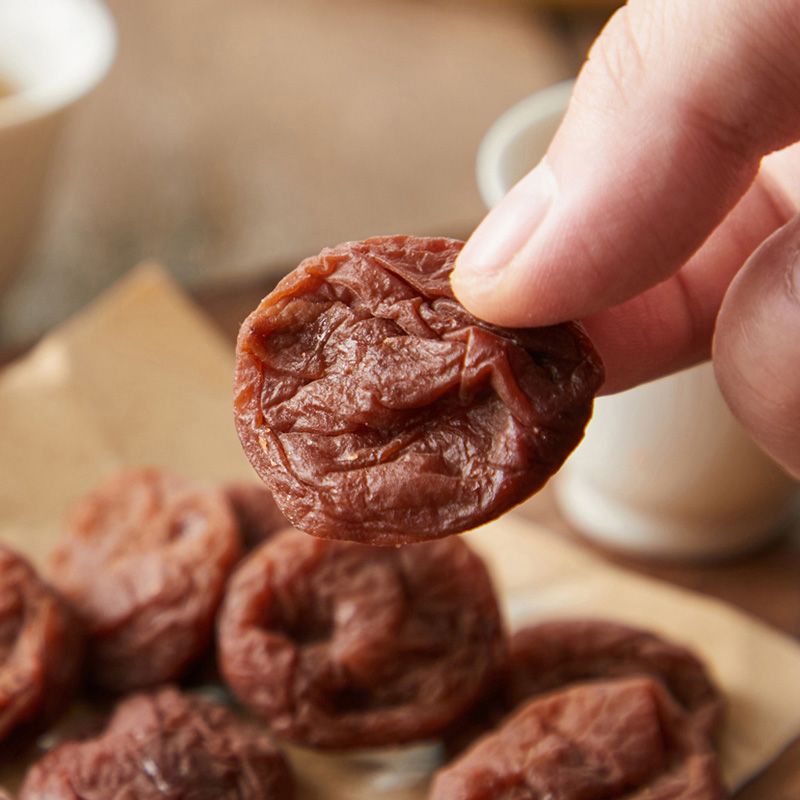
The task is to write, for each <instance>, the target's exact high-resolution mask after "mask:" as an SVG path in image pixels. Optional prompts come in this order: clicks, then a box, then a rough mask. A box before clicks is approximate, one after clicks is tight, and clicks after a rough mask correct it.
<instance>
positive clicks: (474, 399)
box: [234, 236, 604, 544]
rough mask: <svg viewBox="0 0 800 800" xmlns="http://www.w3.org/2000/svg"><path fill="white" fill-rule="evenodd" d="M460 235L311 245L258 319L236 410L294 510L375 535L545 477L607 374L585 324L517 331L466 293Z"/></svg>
mask: <svg viewBox="0 0 800 800" xmlns="http://www.w3.org/2000/svg"><path fill="white" fill-rule="evenodd" d="M462 244H463V243H462V242H459V241H456V240H453V239H425V238H418V237H412V236H390V237H379V238H374V239H368V240H366V241H363V242H349V243H347V244H343V245H339V246H338V247H334V248H332V249H327V250H323V251H322V253H320V254H319V256H315V257H313V258H309V259H306V260H305V261H304V262H303V263H302V264H300V266H299V267H298V268H297V269H296V270H294V272H292V273H290V274H289V275H288V276H286V277H285V278H284V279H283V280H282V281H281V282H280V283H279V284H278V286H277V288H276V289H275V291H273V292H272V293H271V294H270V295H268V296H267V297H266V298H264V300H263V301H262V302H261V304H260V305H259V307H258V308H257V309H256V310H255V311H254V312H253V313H252V314H250V316H249V317H248V318H247V319H246V320H245V321H244V323H243V325H242V327H241V330H240V332H239V339H238V344H237V366H236V377H235V400H234V413H235V418H236V426H237V429H238V432H239V437H240V439H241V441H242V445H243V447H244V450H245V452H246V454H247V456H248V458H249V459H250V461H251V463H252V464H253V466H254V467H255V469H256V471H257V472H258V473H259V475H260V476H261V478H262V480H263V481H264V482H265V483H266V485H267V486H268V487H269V488H270V489H271V491H272V493H273V494H274V496H275V499H276V501H277V502H278V505H279V506H280V507H281V510H282V511H283V513H284V514H285V515H286V516H287V517H288V518H289V520H290V521H291V522H292V524H294V525H295V526H297V527H298V528H300V529H301V530H303V531H305V532H306V533H311V534H313V535H315V536H320V537H324V538H331V539H350V540H353V541H361V542H365V543H372V544H398V543H403V542H413V541H422V540H427V539H434V538H439V537H442V536H446V535H449V534H453V533H460V532H462V531H464V530H467V529H469V528H474V527H476V526H477V525H480V524H481V523H484V522H487V521H489V520H490V519H494V518H495V517H497V516H499V515H500V514H502V513H503V512H504V511H507V510H508V509H509V508H511V507H512V506H514V505H516V504H517V503H519V502H521V501H522V500H524V499H525V498H526V497H528V496H529V495H531V494H532V493H533V492H535V491H537V490H538V489H539V488H541V486H542V485H543V484H544V483H545V482H546V481H547V479H548V478H549V477H550V476H551V475H552V474H553V473H554V472H555V471H556V470H557V469H558V468H559V467H560V466H561V464H562V463H563V461H564V460H565V459H566V457H567V455H568V454H569V453H570V451H571V450H572V449H573V448H574V447H575V446H576V445H577V444H578V442H579V441H580V439H581V437H582V436H583V430H584V427H585V425H586V423H587V421H588V419H589V417H590V415H591V410H592V402H593V398H594V395H595V393H596V392H597V390H598V388H599V387H600V385H601V383H602V382H603V377H604V375H603V368H602V364H601V362H600V358H599V356H598V355H597V353H596V351H595V350H594V348H593V347H592V345H591V343H590V342H589V340H588V339H587V337H586V335H585V334H584V333H583V331H582V329H581V328H580V327H579V326H578V325H577V324H574V323H566V324H562V325H555V326H550V327H546V328H535V329H508V328H500V327H497V326H494V325H491V324H489V323H486V322H483V321H481V320H479V319H477V318H476V317H474V316H473V315H472V314H470V313H469V312H468V311H467V310H466V309H465V308H464V307H463V306H462V305H461V304H460V303H459V302H458V301H457V300H456V299H455V297H454V295H453V293H452V290H451V288H450V282H449V275H450V272H451V271H452V268H453V263H454V260H455V258H456V256H457V255H458V253H459V251H460V250H461V247H462Z"/></svg>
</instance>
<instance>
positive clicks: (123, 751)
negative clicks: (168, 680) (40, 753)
mask: <svg viewBox="0 0 800 800" xmlns="http://www.w3.org/2000/svg"><path fill="white" fill-rule="evenodd" d="M292 786H293V781H292V776H291V773H290V771H289V768H288V766H287V764H286V762H285V760H284V758H283V756H282V755H281V754H280V752H279V751H278V750H277V749H276V748H275V745H274V744H273V742H272V740H271V739H270V737H269V736H268V735H267V734H266V733H265V732H263V731H260V730H257V729H256V728H254V727H251V726H247V725H245V724H243V723H241V722H239V721H238V720H236V719H235V718H234V717H233V715H232V714H231V712H229V711H228V710H227V709H225V708H223V707H222V706H217V705H214V704H212V703H207V702H205V701H203V700H200V699H198V698H195V697H189V696H186V695H182V694H180V693H179V692H178V691H176V690H175V689H173V688H169V687H168V688H165V689H161V690H160V691H158V692H156V693H153V694H149V695H146V694H142V695H134V696H132V697H130V698H128V699H127V700H125V701H124V702H122V703H121V704H120V705H119V706H118V707H117V709H116V711H115V712H114V715H113V716H112V718H111V721H110V723H109V725H108V727H107V729H106V731H105V732H104V733H103V734H101V735H100V736H99V737H98V738H95V739H89V740H84V741H72V742H66V743H64V744H62V745H60V746H58V747H56V748H55V749H54V750H51V751H50V752H49V753H47V754H46V755H45V756H44V757H43V758H41V759H40V760H39V761H38V762H37V763H36V764H34V765H33V767H31V769H30V770H29V771H28V774H27V775H26V777H25V781H24V783H23V785H22V789H21V791H20V800H89V799H90V798H91V799H95V798H96V799H97V800H105V798H112V797H113V798H120V799H121V798H124V800H164V798H181V800H218V799H219V798H231V799H233V798H236V800H290V798H291V797H292V795H293V788H292Z"/></svg>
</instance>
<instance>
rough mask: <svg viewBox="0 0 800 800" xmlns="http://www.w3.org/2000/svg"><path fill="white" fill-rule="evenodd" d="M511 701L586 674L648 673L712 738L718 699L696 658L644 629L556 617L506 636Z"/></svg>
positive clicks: (719, 711)
mask: <svg viewBox="0 0 800 800" xmlns="http://www.w3.org/2000/svg"><path fill="white" fill-rule="evenodd" d="M510 651H511V670H512V676H513V677H512V684H513V689H512V694H513V704H514V705H516V704H517V703H520V702H522V701H524V700H527V699H528V698H530V697H532V696H534V695H537V694H542V693H543V692H548V691H551V690H553V689H557V688H559V687H562V686H564V685H566V684H569V683H575V682H577V681H585V680H587V679H592V678H622V677H628V676H632V675H648V676H650V677H652V678H656V679H657V680H660V681H661V682H662V683H663V684H664V685H665V686H666V687H667V689H669V691H670V692H671V693H672V696H673V697H674V698H675V699H676V700H677V701H678V703H680V705H681V706H682V707H683V708H684V709H686V710H687V711H688V712H690V714H691V716H692V718H693V719H694V720H695V722H696V723H697V725H698V726H699V727H700V729H701V730H702V731H703V732H704V733H705V734H706V735H707V736H709V737H711V738H714V737H715V736H716V735H717V733H718V732H719V727H720V724H721V722H722V717H723V701H722V697H721V695H720V693H719V691H718V690H717V688H716V687H715V686H714V683H713V682H712V681H711V678H710V677H709V675H708V673H707V671H706V669H705V667H704V666H703V664H702V662H701V661H700V660H699V659H698V658H697V656H695V655H694V654H693V653H692V652H691V651H689V650H688V649H686V648H685V647H681V646H680V645H677V644H674V643H673V642H669V641H666V640H665V639H662V638H661V637H660V636H656V635H655V634H653V633H650V632H648V631H644V630H639V629H637V628H631V627H628V626H627V625H621V624H619V623H617V622H610V621H606V620H598V619H560V620H552V621H548V622H544V623H542V624H539V625H534V626H532V627H529V628H525V629H523V630H520V631H518V632H517V633H515V634H514V635H513V636H512V637H511V643H510Z"/></svg>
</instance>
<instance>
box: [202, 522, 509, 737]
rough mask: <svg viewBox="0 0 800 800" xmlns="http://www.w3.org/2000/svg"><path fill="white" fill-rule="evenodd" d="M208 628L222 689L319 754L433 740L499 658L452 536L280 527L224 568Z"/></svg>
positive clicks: (482, 598)
mask: <svg viewBox="0 0 800 800" xmlns="http://www.w3.org/2000/svg"><path fill="white" fill-rule="evenodd" d="M218 627H219V631H218V642H219V658H220V670H221V672H222V674H223V676H224V678H225V680H226V681H227V683H228V685H229V686H230V687H231V688H232V689H233V691H234V693H235V694H236V695H237V696H238V697H239V698H240V699H241V700H242V702H244V703H245V704H246V705H247V706H249V707H250V709H251V710H253V711H254V712H255V713H257V714H259V715H260V716H262V717H263V718H265V719H266V720H267V721H268V722H269V724H270V726H271V728H272V729H273V731H275V733H277V734H278V735H280V736H282V737H284V738H286V739H290V740H292V741H295V742H298V743H301V744H306V745H311V746H315V747H322V748H333V749H345V748H355V747H369V746H379V745H386V744H396V743H400V742H408V741H414V740H418V739H424V738H427V737H432V736H436V735H437V734H438V733H439V732H441V731H442V730H443V729H444V728H445V727H446V726H447V725H448V724H450V723H451V722H452V721H453V720H454V719H455V718H456V717H458V716H460V715H461V714H462V713H463V712H464V711H465V710H466V709H467V707H468V706H469V705H470V704H471V703H473V702H474V700H475V699H476V698H477V697H478V696H479V695H480V693H481V692H482V691H483V690H484V688H485V687H486V685H487V683H488V681H489V680H490V679H491V678H492V676H493V674H494V671H495V669H496V668H497V665H498V664H499V663H501V662H502V661H503V660H504V658H505V638H504V636H503V628H502V623H501V620H500V613H499V610H498V607H497V602H496V599H495V595H494V591H493V588H492V584H491V581H490V579H489V575H488V573H487V571H486V567H485V566H484V564H483V562H482V561H481V560H480V559H479V558H478V556H476V555H475V554H474V553H473V552H472V551H471V550H470V549H469V548H468V547H467V545H466V544H465V543H464V542H462V541H460V540H458V539H452V538H451V539H445V540H442V541H438V542H429V543H427V544H421V545H413V546H408V547H401V548H383V547H370V546H365V545H359V544H354V543H351V542H331V541H325V540H322V539H315V538H313V537H310V536H306V535H305V534H303V533H300V532H299V531H296V530H289V531H285V532H283V533H280V534H278V535H277V536H276V537H275V538H274V539H272V540H271V541H269V542H267V543H266V544H264V545H262V546H261V547H260V548H259V549H258V550H256V551H254V552H253V553H252V554H251V555H250V556H249V557H248V558H247V559H246V560H245V561H244V562H243V563H242V565H241V566H240V567H239V568H238V569H237V571H236V572H235V573H234V575H233V576H232V578H231V581H230V584H229V588H228V591H227V593H226V596H225V602H224V604H223V607H222V610H221V612H220V617H219V626H218Z"/></svg>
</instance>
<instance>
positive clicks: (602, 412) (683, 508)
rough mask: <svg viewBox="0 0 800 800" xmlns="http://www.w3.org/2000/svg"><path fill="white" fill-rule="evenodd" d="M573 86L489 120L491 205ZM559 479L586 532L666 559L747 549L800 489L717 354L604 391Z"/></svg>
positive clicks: (768, 533)
mask: <svg viewBox="0 0 800 800" xmlns="http://www.w3.org/2000/svg"><path fill="white" fill-rule="evenodd" d="M572 86H573V82H572V81H565V82H564V83H559V84H556V85H554V86H551V87H549V88H547V89H544V90H543V91H540V92H537V93H536V94H533V95H531V96H530V97H528V98H526V99H525V100H523V101H521V102H520V103H518V104H517V105H515V106H513V107H512V108H510V109H509V110H508V111H506V112H505V113H504V114H503V115H502V116H501V117H500V118H499V119H498V120H497V121H496V122H495V123H494V125H492V127H491V128H490V129H489V131H488V132H487V134H486V136H485V138H484V140H483V141H482V142H481V145H480V148H479V150H478V158H477V166H476V172H477V179H478V187H479V189H480V192H481V195H482V197H483V200H484V202H485V203H486V206H487V207H489V208H491V207H493V206H495V205H496V204H497V203H498V202H499V200H500V199H501V198H502V197H503V195H504V194H505V193H506V192H507V191H508V190H509V189H510V188H511V187H512V186H513V185H514V184H515V183H516V182H517V181H518V180H519V179H520V178H522V177H523V176H524V175H525V174H526V173H527V172H529V171H530V170H531V169H532V168H533V167H534V166H535V165H536V164H537V163H538V162H539V160H540V159H541V158H542V156H543V155H544V154H545V152H546V151H547V147H548V145H549V143H550V140H551V139H552V137H553V135H554V134H555V132H556V130H557V129H558V126H559V124H560V122H561V119H562V117H563V116H564V113H565V111H566V109H567V106H568V104H569V97H570V94H571V92H572ZM554 486H555V490H556V497H557V499H558V502H559V505H560V507H561V510H562V512H563V513H564V515H565V516H566V517H567V518H568V519H569V520H570V521H571V522H572V523H573V524H574V525H575V526H576V527H577V528H578V529H580V530H581V531H583V532H584V533H585V534H586V536H587V537H589V538H592V539H595V540H596V541H598V542H600V543H602V544H604V545H606V546H609V547H611V548H616V549H619V550H624V551H627V552H630V553H635V554H637V555H642V556H649V557H653V558H668V559H687V560H706V559H714V558H720V557H724V556H729V555H734V554H737V553H740V552H743V551H746V550H748V549H751V548H753V547H755V546H756V545H758V544H759V543H761V542H762V541H764V540H766V539H768V538H770V537H772V536H773V535H775V533H776V532H778V531H780V530H781V529H782V527H785V524H786V522H787V521H788V520H789V519H791V518H792V514H793V513H794V509H795V502H796V499H797V484H796V483H795V482H794V481H793V480H792V479H791V478H789V476H788V475H786V473H784V472H783V471H782V470H781V469H780V468H779V467H778V466H777V465H776V464H775V463H774V462H773V461H771V460H770V459H769V458H768V457H767V456H766V455H765V454H764V453H763V452H762V451H761V450H760V449H759V448H758V447H756V445H755V444H754V443H753V442H752V441H751V440H750V439H749V437H748V436H747V435H746V433H745V432H744V430H743V429H742V428H741V426H740V425H739V424H738V423H737V422H736V420H735V419H734V418H733V416H732V414H731V413H730V411H729V410H728V407H727V405H726V404H725V401H724V399H723V398H722V395H721V393H720V391H719V389H718V387H717V384H716V381H715V379H714V372H713V369H712V367H711V365H710V364H701V365H700V366H697V367H694V368H692V369H689V370H685V371H684V372H681V373H679V374H677V375H672V376H669V377H666V378H662V379H660V380H658V381H653V382H652V383H650V384H647V385H645V386H640V387H638V388H636V389H632V390H630V391H628V392H622V393H621V394H618V395H614V396H611V397H601V398H599V399H598V400H597V401H596V403H595V414H594V418H593V419H592V421H591V423H590V424H589V427H588V429H587V432H586V437H585V439H584V441H583V442H582V444H581V445H580V446H579V447H578V449H577V450H576V451H575V453H573V455H572V456H571V457H570V459H569V460H568V461H567V463H566V464H565V465H564V467H563V468H562V469H561V472H560V473H559V475H558V476H557V477H556V478H555V480H554Z"/></svg>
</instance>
